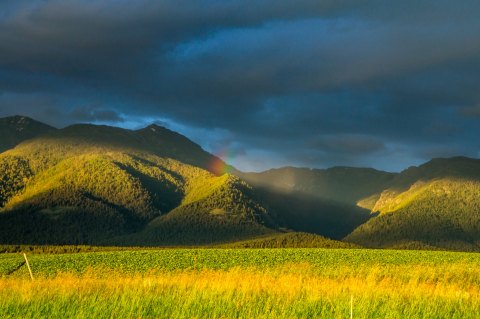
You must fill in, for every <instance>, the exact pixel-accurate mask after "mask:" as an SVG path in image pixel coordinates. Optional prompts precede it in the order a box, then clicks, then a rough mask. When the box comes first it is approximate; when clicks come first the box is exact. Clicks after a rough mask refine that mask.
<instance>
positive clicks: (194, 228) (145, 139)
mask: <svg viewBox="0 0 480 319" xmlns="http://www.w3.org/2000/svg"><path fill="white" fill-rule="evenodd" d="M0 134H1V135H0V152H1V154H0V244H89V245H135V246H142V245H148V246H158V245H160V246H183V245H187V246H194V245H227V246H228V245H230V246H231V245H237V246H242V247H359V246H363V247H372V248H399V249H451V250H468V251H478V250H480V199H479V195H480V160H478V159H471V158H466V157H454V158H444V159H433V160H431V161H429V162H427V163H425V164H423V165H420V166H418V167H410V168H408V169H406V170H404V171H402V172H400V173H389V172H383V171H379V170H375V169H372V168H353V167H334V168H330V169H308V168H294V167H285V168H279V169H272V170H268V171H265V172H260V173H245V172H241V171H239V170H237V169H235V168H234V167H231V166H229V165H228V163H225V162H223V160H222V159H220V158H218V157H216V156H214V155H212V154H210V153H208V152H206V151H205V150H203V149H202V148H201V147H200V146H199V145H198V144H196V143H194V142H193V141H191V140H189V139H188V138H186V137H184V136H182V135H180V134H178V133H175V132H173V131H171V130H169V129H167V128H164V127H161V126H158V125H150V126H148V127H146V128H143V129H140V130H128V129H122V128H117V127H110V126H101V125H92V124H77V125H72V126H68V127H66V128H63V129H57V128H54V127H51V126H48V125H46V124H43V123H40V122H37V121H35V120H33V119H30V118H28V117H25V116H14V117H7V118H3V119H0ZM227 172H230V173H227Z"/></svg>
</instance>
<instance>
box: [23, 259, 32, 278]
mask: <svg viewBox="0 0 480 319" xmlns="http://www.w3.org/2000/svg"><path fill="white" fill-rule="evenodd" d="M23 258H25V262H26V263H27V268H28V272H29V273H30V278H32V280H33V273H32V268H30V264H29V263H28V259H27V254H25V253H23Z"/></svg>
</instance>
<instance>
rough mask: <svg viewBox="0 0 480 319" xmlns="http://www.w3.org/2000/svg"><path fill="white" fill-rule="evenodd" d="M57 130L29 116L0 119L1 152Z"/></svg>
mask: <svg viewBox="0 0 480 319" xmlns="http://www.w3.org/2000/svg"><path fill="white" fill-rule="evenodd" d="M55 130H56V128H54V127H52V126H50V125H47V124H44V123H41V122H38V121H35V120H33V119H31V118H29V117H28V116H23V115H14V116H8V117H3V118H0V136H1V137H2V138H1V139H0V152H3V151H6V150H8V149H10V148H13V147H15V146H16V145H18V144H19V143H21V142H23V141H25V140H27V139H30V138H34V137H37V136H40V135H44V134H47V133H49V132H52V131H55Z"/></svg>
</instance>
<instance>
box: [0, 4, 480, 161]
mask: <svg viewBox="0 0 480 319" xmlns="http://www.w3.org/2000/svg"><path fill="white" fill-rule="evenodd" d="M0 12H1V13H0V115H10V114H13V113H20V112H21V113H24V114H27V115H31V116H34V117H36V118H38V119H40V120H44V121H46V122H48V123H50V124H55V125H57V126H63V125H67V124H69V123H73V122H97V123H112V124H117V125H118V124H120V125H124V126H130V127H132V126H135V127H136V126H138V125H143V124H144V123H146V122H155V121H160V122H162V123H166V124H167V125H168V126H170V127H171V128H172V129H178V130H180V131H181V132H182V133H184V134H187V135H188V136H189V137H191V138H193V139H194V140H196V141H199V142H201V143H202V145H203V146H205V147H206V148H207V149H209V150H211V151H215V152H224V151H225V150H229V151H230V153H235V154H237V156H236V157H235V158H232V159H231V160H232V161H233V163H234V164H237V165H239V166H240V167H245V168H255V167H259V166H258V165H260V166H262V167H260V168H265V167H268V166H278V165H287V164H292V165H301V166H307V165H308V166H319V167H323V166H330V165H334V164H339V165H368V166H372V165H373V166H376V167H380V168H387V169H399V168H401V167H403V166H408V165H411V164H416V163H419V162H421V161H423V160H426V159H428V158H429V157H431V156H442V155H445V156H447V155H453V154H458V155H461V154H463V155H470V156H478V151H479V145H478V142H477V140H478V138H477V136H478V135H479V134H480V126H479V125H478V118H479V117H480V116H479V114H480V112H479V108H478V105H480V91H479V90H478V83H480V41H478V34H480V20H479V19H478V12H480V3H479V2H477V1H456V2H453V1H413V0H412V1H397V2H386V1H379V0H378V1H377V0H372V1H358V0H355V1H353V0H352V1H313V0H300V1H280V0H275V1H273V0H263V1H236V0H229V1H220V0H218V1H214V0H211V1H193V0H192V1H186V0H185V1H178V0H177V1H173V0H171V1H135V2H132V1H113V0H110V1H99V2H92V1H80V0H74V1H60V0H43V1H4V2H2V3H1V4H0ZM259 163H260V164H259Z"/></svg>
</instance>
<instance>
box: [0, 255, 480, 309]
mask: <svg viewBox="0 0 480 319" xmlns="http://www.w3.org/2000/svg"><path fill="white" fill-rule="evenodd" d="M29 261H30V264H31V266H32V270H33V273H34V276H35V280H34V281H32V280H30V277H29V275H28V270H27V269H26V267H25V266H21V267H20V268H19V269H18V270H16V271H13V270H15V269H16V268H18V266H20V265H21V264H22V263H23V257H22V255H20V254H1V255H0V318H350V307H351V302H352V298H353V318H478V317H479V316H480V254H474V253H452V252H427V251H388V250H363V249H350V250H349V249H343V250H342V249H331V250H328V249H258V250H257V249H199V250H195V249H166V250H134V251H109V252H88V253H78V254H38V255H36V254H30V255H29ZM12 271H13V272H12Z"/></svg>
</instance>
